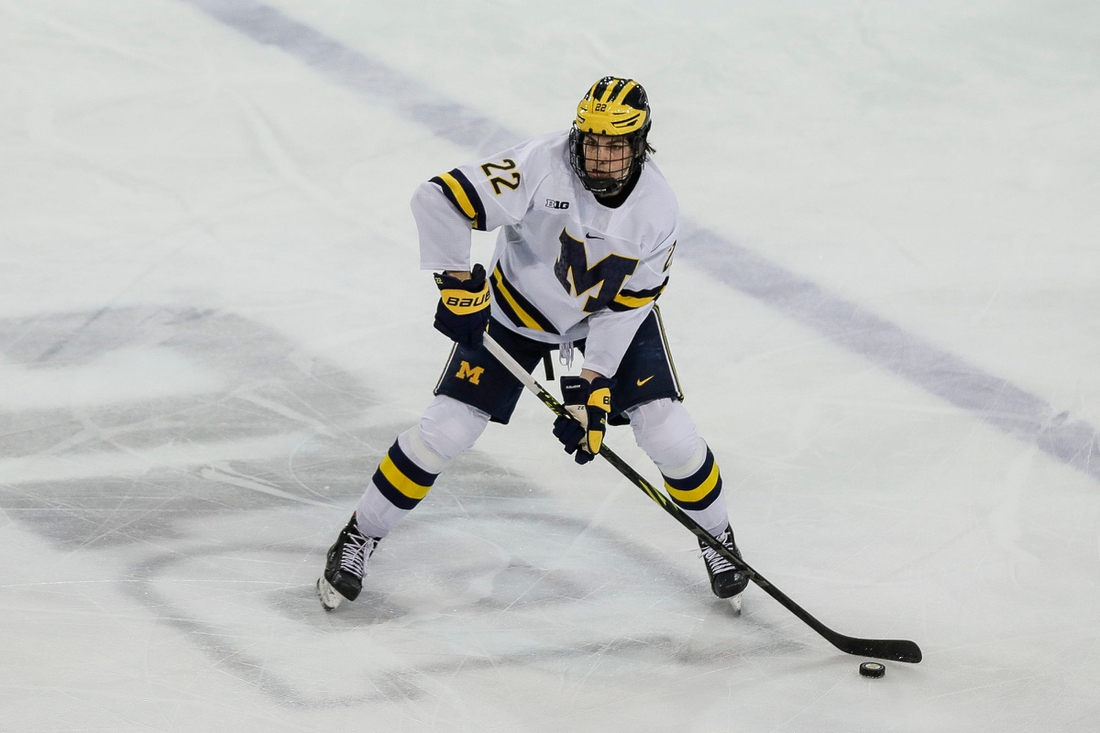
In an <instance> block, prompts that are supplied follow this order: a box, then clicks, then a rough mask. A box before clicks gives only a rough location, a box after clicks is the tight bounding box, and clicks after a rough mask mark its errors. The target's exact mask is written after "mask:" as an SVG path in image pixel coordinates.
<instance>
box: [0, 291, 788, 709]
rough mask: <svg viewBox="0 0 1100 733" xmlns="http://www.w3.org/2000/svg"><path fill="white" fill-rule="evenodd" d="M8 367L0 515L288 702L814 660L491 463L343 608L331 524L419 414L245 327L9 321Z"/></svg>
mask: <svg viewBox="0 0 1100 733" xmlns="http://www.w3.org/2000/svg"><path fill="white" fill-rule="evenodd" d="M441 358H442V356H441ZM0 374H2V375H3V376H4V377H5V382H6V383H7V384H8V385H9V386H10V389H9V390H7V391H6V392H5V394H4V396H3V397H0V400H2V401H0V455H3V456H4V458H2V459H0V509H2V510H3V511H4V512H5V513H6V514H7V515H8V516H9V517H12V518H13V519H15V520H17V521H19V522H20V523H22V524H23V525H24V526H27V527H30V528H31V529H33V530H34V531H36V532H37V533H39V534H40V535H42V536H44V537H46V538H48V539H49V540H51V541H52V542H53V543H54V544H56V545H58V546H60V547H61V548H63V549H65V550H68V551H72V552H79V553H81V554H82V556H84V557H86V558H89V559H92V560H93V561H95V562H97V563H100V564H102V565H103V566H104V567H107V568H111V569H112V570H113V571H114V570H117V574H118V576H117V577H118V580H117V585H118V588H119V589H120V590H121V592H123V593H124V594H126V595H128V596H129V597H130V598H132V599H133V600H134V601H135V602H136V603H138V604H140V606H141V607H143V608H145V609H147V610H148V611H149V612H151V613H152V614H153V615H154V617H155V618H157V619H158V620H159V621H160V622H161V623H163V624H165V625H167V626H169V627H170V628H172V629H174V630H175V631H177V632H178V633H179V634H180V635H181V636H183V637H184V638H186V639H187V640H188V641H189V642H190V643H192V644H194V645H195V646H196V647H197V648H199V649H201V650H203V651H204V652H205V653H206V655H207V656H208V657H209V658H210V659H211V660H213V662H214V664H216V665H217V666H218V667H219V668H220V669H222V670H223V671H225V672H227V673H229V674H232V675H234V676H236V677H238V678H240V679H243V680H246V681H248V682H249V683H251V684H253V685H254V686H256V687H257V688H258V689H261V690H263V691H264V692H265V693H267V694H268V695H269V696H270V697H271V698H272V699H273V700H275V701H277V702H279V703H281V704H289V705H295V706H316V707H330V706H346V705H353V704H358V703H364V702H371V701H385V700H394V699H413V698H418V697H421V696H424V695H426V694H436V693H438V692H439V691H440V690H441V689H443V690H445V689H450V688H453V687H454V686H455V685H460V684H463V682H462V681H463V680H466V681H467V683H468V684H471V685H475V686H476V685H477V684H478V680H479V679H481V678H482V677H483V676H485V675H490V676H491V675H495V674H498V673H499V671H500V670H501V669H514V670H516V671H517V674H521V673H522V670H527V671H528V673H530V671H531V670H535V671H536V672H537V673H546V672H550V673H552V674H554V675H555V676H556V677H557V678H561V677H562V675H566V676H568V674H569V672H570V670H576V669H578V668H579V669H584V670H586V672H585V674H583V675H582V676H583V677H585V678H587V677H588V676H589V675H590V674H592V673H589V672H587V670H588V669H589V668H590V667H591V668H593V669H598V675H602V674H610V673H612V672H613V671H614V670H615V669H617V668H619V667H624V668H625V666H629V665H634V664H637V663H639V662H644V663H645V664H646V666H647V668H650V669H652V670H654V673H655V674H668V675H670V677H674V676H675V675H676V673H677V671H678V670H680V671H682V669H683V668H685V667H686V666H691V667H692V668H694V669H699V668H700V667H706V666H708V665H715V666H724V665H728V664H730V663H731V661H733V660H736V659H737V658H738V657H739V656H776V655H785V654H792V653H797V652H799V651H800V650H801V649H802V648H803V647H802V645H801V644H799V643H796V642H792V641H790V640H789V639H787V638H785V637H783V636H781V635H779V634H776V633H773V632H772V631H771V630H770V629H769V628H768V627H767V626H766V625H765V624H764V623H762V622H755V621H746V620H745V619H741V620H733V619H729V618H726V617H724V615H723V613H722V612H721V611H718V610H716V608H717V607H716V605H715V604H713V603H712V601H713V598H711V597H710V595H709V589H708V588H707V587H706V579H705V575H704V574H703V573H702V570H701V567H699V568H695V565H696V564H697V563H698V562H700V561H699V560H698V558H696V557H695V556H694V552H692V551H691V550H690V548H691V546H692V544H693V543H692V542H691V541H690V538H689V537H686V536H685V540H684V546H685V552H686V553H687V554H688V559H687V561H686V562H674V561H673V562H670V560H669V558H665V557H662V556H660V555H658V554H657V553H656V552H654V551H652V550H651V549H649V548H648V547H647V546H646V545H645V544H644V543H642V542H636V541H632V540H627V539H624V538H623V537H621V536H619V535H618V534H616V533H614V532H612V531H610V530H607V529H599V528H597V529H595V530H594V529H593V528H591V527H589V522H590V518H588V517H578V516H571V515H570V514H569V513H568V511H566V510H564V508H563V506H562V503H561V502H560V501H554V500H552V499H550V498H548V497H546V496H545V494H544V493H542V492H540V491H539V490H538V488H537V487H536V486H533V485H531V484H529V483H525V481H524V480H523V478H522V477H519V476H516V475H513V474H510V473H508V472H507V471H505V470H503V469H502V468H501V467H499V466H497V465H495V464H494V463H493V462H491V461H490V460H488V459H487V458H486V457H485V456H483V455H480V454H478V453H476V452H473V453H471V454H469V455H467V456H465V457H464V458H463V459H461V460H460V461H459V462H458V464H457V465H456V466H455V467H454V470H453V471H449V472H448V475H447V476H446V477H445V478H446V480H441V481H440V482H439V483H438V484H437V486H436V487H435V488H434V489H433V491H432V493H431V495H430V496H429V499H428V500H426V501H425V502H424V504H423V505H422V506H421V507H420V508H418V510H417V512H416V513H415V514H414V515H412V516H411V517H410V518H409V519H408V520H407V521H406V522H404V523H403V524H402V525H401V526H399V528H398V530H397V531H395V533H394V534H393V535H392V536H391V537H390V538H387V540H386V541H385V542H384V543H383V544H382V545H381V546H380V548H379V550H378V552H377V553H376V554H375V558H374V560H373V562H372V569H371V574H370V576H369V578H368V582H367V586H366V588H365V590H364V593H363V596H362V597H361V599H360V601H358V602H357V603H354V604H344V606H343V607H341V609H340V611H339V612H337V613H334V614H329V613H325V612H324V611H323V610H322V609H321V607H320V604H319V603H318V602H317V599H316V597H315V594H314V591H313V582H314V580H315V579H316V575H317V573H318V572H319V570H320V568H321V567H322V566H323V563H324V560H323V558H324V553H325V551H326V550H327V547H328V543H329V542H331V540H332V536H331V535H332V534H333V532H334V531H335V529H334V528H338V527H339V526H341V525H342V524H343V523H344V521H345V520H346V515H347V512H348V511H349V508H350V507H352V506H354V503H355V501H356V500H357V499H358V496H359V494H360V493H361V491H362V486H363V482H364V481H365V480H366V477H368V476H369V475H370V474H371V473H372V472H373V470H374V466H375V464H376V462H377V460H378V458H379V456H381V455H382V454H383V453H384V452H385V450H386V449H387V448H388V447H389V445H390V443H391V442H392V440H393V436H394V435H395V434H396V433H397V432H398V431H399V430H401V429H403V428H404V427H406V425H405V424H404V423H405V422H407V421H408V420H409V419H410V418H409V416H406V415H394V416H390V415H389V414H388V412H387V409H388V408H387V407H386V405H385V403H384V402H383V401H381V400H379V399H378V398H377V397H376V396H374V395H372V394H371V392H370V390H369V389H366V388H364V387H363V385H361V384H359V383H358V382H356V380H355V379H354V378H352V377H351V376H350V375H349V374H347V373H345V372H342V371H341V370H339V369H338V368H336V367H334V366H332V365H329V364H326V363H324V362H323V361H322V360H319V359H316V358H312V357H311V356H309V355H307V354H303V353H301V352H300V351H299V350H297V349H296V348H295V346H294V345H293V344H291V343H288V342H287V341H286V340H285V339H283V338H282V337H281V336H280V335H278V334H276V333H273V332H270V331H268V330H266V329H264V328H262V327H260V326H259V325H258V324H256V323H253V322H250V321H248V320H246V319H243V318H240V317H238V316H233V315H227V314H222V313H217V312H211V311H204V310H193V309H163V308H125V309H116V310H103V311H99V312H97V313H93V314H89V313H68V314H55V315H48V316H39V317H35V318H29V319H24V320H17V319H13V320H5V321H0ZM391 418H392V419H391ZM673 560H676V558H673ZM680 560H683V558H680ZM691 569H695V570H697V572H694V573H692V572H690V570H691ZM704 627H705V631H704V630H703V629H704ZM697 637H698V638H705V639H706V643H705V644H704V643H700V644H699V645H698V648H697V647H696V644H695V639H696V638H697ZM349 648H354V649H356V650H357V651H356V653H354V654H349V653H348V649H349ZM481 684H482V685H483V684H485V682H484V681H483V680H482V681H481ZM432 690H435V691H436V692H435V693H433V692H432ZM440 694H442V693H440Z"/></svg>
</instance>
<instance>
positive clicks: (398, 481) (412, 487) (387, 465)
mask: <svg viewBox="0 0 1100 733" xmlns="http://www.w3.org/2000/svg"><path fill="white" fill-rule="evenodd" d="M378 470H379V471H381V472H382V475H383V476H385V477H386V480H387V481H389V482H390V483H391V484H393V487H394V488H395V489H397V490H398V491H400V492H401V493H402V494H404V495H405V496H407V497H409V498H410V499H416V500H418V501H419V500H420V499H423V498H424V497H425V496H427V495H428V490H429V489H431V488H432V487H431V486H421V485H420V484H418V483H416V482H414V481H413V480H412V479H410V478H409V477H408V476H406V475H405V474H403V473H401V469H399V468H398V467H397V466H395V465H394V463H393V461H392V460H390V457H389V456H386V457H385V458H383V459H382V463H381V464H379V466H378Z"/></svg>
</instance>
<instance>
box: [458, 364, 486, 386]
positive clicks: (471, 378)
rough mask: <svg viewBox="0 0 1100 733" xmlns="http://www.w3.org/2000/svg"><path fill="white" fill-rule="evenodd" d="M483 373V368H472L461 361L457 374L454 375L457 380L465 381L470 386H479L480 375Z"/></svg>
mask: <svg viewBox="0 0 1100 733" xmlns="http://www.w3.org/2000/svg"><path fill="white" fill-rule="evenodd" d="M484 373H485V367H479V366H476V367H472V366H470V362H468V361H463V362H462V363H461V364H459V366H458V374H456V375H455V377H457V378H458V379H465V380H467V381H468V382H469V383H470V384H479V383H480V382H481V375H482V374H484Z"/></svg>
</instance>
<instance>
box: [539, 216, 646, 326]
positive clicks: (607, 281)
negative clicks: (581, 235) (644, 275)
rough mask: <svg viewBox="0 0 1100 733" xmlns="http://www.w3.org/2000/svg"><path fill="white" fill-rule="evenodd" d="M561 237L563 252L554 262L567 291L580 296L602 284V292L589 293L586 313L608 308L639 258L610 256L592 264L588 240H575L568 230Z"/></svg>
mask: <svg viewBox="0 0 1100 733" xmlns="http://www.w3.org/2000/svg"><path fill="white" fill-rule="evenodd" d="M558 239H559V240H560V241H561V254H560V255H558V261H557V262H555V263H554V274H555V275H557V276H558V282H560V283H561V285H562V287H563V288H565V292H567V293H570V294H575V295H578V296H580V295H583V294H584V293H586V292H588V291H589V290H591V289H592V288H594V287H596V286H597V285H598V286H600V289H599V291H597V293H596V294H595V295H592V296H589V298H588V300H587V301H586V302H585V304H584V310H585V312H586V313H595V312H596V311H598V310H600V309H601V308H606V307H607V304H608V303H610V302H611V300H612V299H613V298H614V297H615V296H616V295H617V294H618V293H619V288H621V287H622V286H623V281H624V280H626V279H627V278H628V277H630V276H631V275H632V274H634V269H635V268H636V267H637V266H638V260H635V259H631V258H630V257H623V256H622V255H608V256H607V257H604V258H603V259H602V260H600V261H599V262H597V263H596V264H594V265H592V267H589V266H588V253H587V252H586V251H585V248H584V242H581V241H579V240H577V239H573V238H572V237H571V236H569V232H567V231H565V230H564V229H562V230H561V236H560V237H558ZM570 273H572V282H570Z"/></svg>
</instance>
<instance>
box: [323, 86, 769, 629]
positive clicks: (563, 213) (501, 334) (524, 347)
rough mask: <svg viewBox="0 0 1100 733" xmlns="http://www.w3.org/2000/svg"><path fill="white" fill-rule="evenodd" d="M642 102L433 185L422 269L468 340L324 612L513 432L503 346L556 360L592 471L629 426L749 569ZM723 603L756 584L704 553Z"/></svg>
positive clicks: (561, 424) (368, 497) (332, 584)
mask: <svg viewBox="0 0 1100 733" xmlns="http://www.w3.org/2000/svg"><path fill="white" fill-rule="evenodd" d="M651 122H652V120H651V119H650V107H649V102H648V99H647V97H646V93H645V90H644V89H643V88H642V86H641V85H640V84H638V83H637V82H635V81H632V80H630V79H620V78H615V77H611V76H608V77H604V78H603V79H600V80H599V81H597V82H596V83H595V84H594V85H592V87H591V88H590V89H589V90H588V93H587V94H585V95H584V98H583V99H582V100H581V102H580V104H579V105H578V107H577V115H576V119H575V120H574V122H573V126H572V128H571V129H570V130H568V131H562V132H557V133H552V134H549V135H544V136H542V137H537V138H534V139H532V140H528V141H526V142H523V143H520V144H519V145H516V146H515V147H513V148H510V149H508V150H505V151H502V152H500V153H498V154H496V155H493V156H490V157H489V158H487V159H485V160H482V161H477V162H475V163H471V164H468V165H463V166H459V167H458V168H455V169H453V170H451V171H449V172H447V173H444V174H442V175H440V176H437V177H435V178H432V179H431V180H430V181H426V182H424V183H422V184H421V185H420V186H419V187H418V188H417V189H416V192H415V193H414V194H413V199H412V211H413V216H414V218H415V219H416V225H417V230H418V233H419V238H420V265H421V268H422V269H425V270H437V271H438V272H437V273H436V274H435V282H436V284H437V285H438V286H439V290H440V300H439V303H438V304H437V307H436V315H435V323H434V325H435V328H437V329H438V330H439V331H441V332H442V333H444V334H445V335H446V336H448V337H449V338H450V339H451V340H453V341H454V342H455V346H454V349H453V350H452V352H451V356H450V359H449V361H448V364H447V367H446V370H445V372H444V374H443V377H442V378H441V379H440V381H439V383H438V385H437V386H436V389H435V395H436V396H435V399H434V400H433V401H432V402H431V404H429V405H428V407H427V409H426V410H425V411H424V414H423V415H422V416H421V418H420V421H419V423H418V424H417V425H416V426H414V427H412V428H410V429H409V430H406V431H405V432H403V433H401V434H400V435H399V436H397V440H396V441H395V442H394V444H393V445H392V446H391V447H390V449H389V452H388V453H387V454H386V456H385V457H384V458H383V459H382V462H381V464H380V465H379V466H378V469H377V471H376V472H375V473H374V476H373V477H372V479H371V481H370V483H369V484H368V485H367V488H366V491H365V492H364V493H363V497H362V499H360V501H359V506H358V508H357V510H356V511H355V513H354V514H353V515H352V517H351V520H350V521H349V522H348V524H347V526H346V527H344V529H343V530H342V531H341V532H340V535H339V537H338V538H337V540H336V542H335V544H333V546H332V548H331V549H330V550H329V552H328V559H327V564H326V567H325V570H324V573H323V575H322V576H321V578H319V579H318V581H317V591H318V594H319V596H320V598H321V602H322V604H324V607H325V608H326V609H329V610H332V609H334V608H336V607H337V606H338V605H339V603H340V601H341V599H344V598H346V599H347V600H349V601H353V600H355V598H356V597H357V596H358V595H359V593H360V591H361V589H362V583H363V576H364V575H365V574H366V569H367V562H368V561H369V559H370V557H371V554H372V553H373V552H374V549H375V548H376V547H377V545H378V543H379V541H380V540H381V539H382V538H384V537H385V536H386V535H387V534H389V532H390V530H392V529H393V527H394V526H395V525H396V524H397V523H398V522H399V521H401V519H402V518H403V517H404V516H405V515H406V514H408V513H409V512H410V511H411V510H412V509H413V508H415V507H416V505H417V504H419V503H420V501H421V500H423V499H424V497H425V495H426V494H427V493H428V491H429V489H430V488H431V486H432V484H433V483H434V482H435V480H436V478H437V477H438V476H439V474H440V472H442V471H443V470H444V468H446V466H447V464H449V463H450V462H451V461H453V460H454V459H455V458H457V457H458V456H459V455H460V454H461V453H462V452H463V451H465V450H467V449H468V448H470V447H472V446H473V445H474V443H475V441H477V439H478V437H479V436H480V435H481V433H482V431H484V429H485V427H486V425H487V424H488V423H489V421H495V422H499V423H507V422H508V420H509V418H510V417H511V415H512V411H513V409H514V408H515V406H516V403H517V401H518V400H519V396H520V393H521V392H522V389H523V388H522V385H521V384H520V382H519V381H518V380H517V379H516V378H515V377H514V376H513V375H512V374H511V373H509V372H508V371H507V370H506V369H505V368H504V366H502V365H501V364H500V363H499V362H497V360H496V359H494V358H493V356H492V355H491V354H490V353H489V352H488V351H487V350H486V348H485V347H484V346H483V345H482V336H483V334H484V333H485V331H486V328H488V333H489V334H490V335H491V336H492V337H493V339H495V340H496V341H497V342H498V343H499V344H500V345H501V346H502V347H503V348H504V349H505V350H506V351H507V352H508V353H509V354H511V355H512V356H513V357H514V358H515V359H516V360H517V361H518V362H519V363H520V364H522V365H523V367H524V368H525V369H528V370H533V369H534V368H535V366H536V365H537V364H538V363H539V362H540V361H542V360H543V359H544V358H546V355H547V354H548V353H549V352H550V351H551V350H558V351H559V352H560V355H561V357H562V358H563V359H564V360H566V361H570V360H571V355H572V353H573V348H574V346H575V347H576V348H577V349H578V350H579V351H581V352H582V353H583V356H584V361H583V363H582V365H581V366H582V370H581V373H580V376H563V377H562V378H561V388H562V397H563V400H562V401H563V403H564V404H565V405H566V407H567V408H568V409H569V411H570V412H571V414H574V415H575V416H576V417H575V419H571V418H566V417H559V418H558V419H557V420H556V422H555V423H554V431H553V432H554V435H555V436H556V437H557V438H558V440H559V441H561V442H562V444H563V445H564V447H565V450H566V451H567V452H569V453H570V454H572V455H573V456H574V459H575V460H576V462H577V463H578V464H585V463H587V462H589V461H591V460H592V459H593V457H594V456H595V454H596V453H598V452H599V449H600V444H601V441H602V440H603V434H604V429H605V425H606V424H607V422H608V421H611V422H612V423H619V424H622V423H629V424H630V426H631V428H632V429H633V431H634V437H635V440H636V441H637V443H638V446H639V447H641V448H642V450H644V451H645V452H646V454H647V455H648V456H649V457H650V459H652V460H653V462H654V463H655V464H656V465H657V468H658V469H659V470H660V471H661V474H662V475H663V476H664V480H665V489H666V491H667V492H668V494H669V496H670V498H671V499H672V500H673V501H674V502H676V504H677V505H679V506H680V507H681V508H682V509H683V510H684V511H686V512H687V513H688V515H690V516H691V517H692V518H693V519H694V520H695V521H696V522H698V523H699V524H700V525H701V526H702V527H703V528H704V529H706V530H707V531H708V532H710V533H711V534H712V535H714V536H715V537H717V538H718V539H719V540H720V541H721V542H722V543H723V544H724V545H725V546H726V547H728V548H729V549H730V550H731V551H733V552H734V553H736V554H737V555H738V556H739V557H740V553H739V552H738V550H737V546H736V544H735V543H734V537H733V531H732V530H731V528H730V524H729V519H728V515H727V511H726V501H725V496H724V495H723V493H722V478H721V475H720V474H719V471H718V464H717V463H716V462H715V460H714V456H713V455H712V454H711V451H710V449H709V448H708V447H707V444H706V443H705V442H704V441H703V439H702V438H700V437H699V435H698V433H697V431H696V428H695V425H694V423H693V422H692V419H691V417H690V416H689V414H688V412H687V410H686V409H685V408H684V406H683V404H682V402H681V400H682V395H681V393H680V389H679V384H678V383H677V379H676V373H675V371H674V369H673V365H672V359H671V357H670V355H669V351H668V344H667V342H666V340H665V337H664V332H663V326H662V324H661V319H660V314H659V312H658V310H657V308H656V305H655V301H656V300H657V298H658V296H659V295H660V294H661V291H662V290H664V288H665V285H666V284H667V283H668V272H669V268H670V267H671V265H672V259H673V252H674V251H675V248H676V238H677V231H678V224H679V207H678V205H677V203H676V198H675V196H674V195H673V193H672V190H671V189H670V188H669V185H668V183H667V181H666V180H665V178H664V176H662V175H661V172H660V170H659V169H658V168H657V166H656V165H654V164H653V162H652V161H651V160H650V154H652V153H653V152H654V151H653V148H652V147H650V145H649V143H648V141H647V136H648V134H649V130H650V127H651ZM472 229H478V230H494V229H499V230H500V233H499V235H498V238H497V245H496V249H495V252H494V253H493V258H492V262H491V264H490V272H488V273H487V272H486V271H485V269H484V268H483V267H482V266H481V265H480V264H478V265H474V266H473V267H472V268H471V266H470V253H471V239H472V237H471V230H472ZM700 549H701V551H702V553H703V558H704V561H705V564H706V569H707V573H708V575H709V578H710V583H711V589H712V590H713V592H714V594H715V595H716V596H718V597H719V598H728V599H730V600H731V603H732V604H733V606H734V608H735V609H739V608H740V594H741V592H742V591H743V590H744V589H745V586H746V585H747V584H748V580H747V578H746V576H745V575H744V574H743V573H741V572H740V571H738V570H736V569H735V568H734V567H733V566H732V565H731V564H730V563H729V562H728V561H726V560H725V559H724V558H723V557H722V556H721V555H719V554H718V553H717V552H715V551H714V550H712V549H711V548H709V547H706V546H705V545H703V544H702V543H700Z"/></svg>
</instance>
